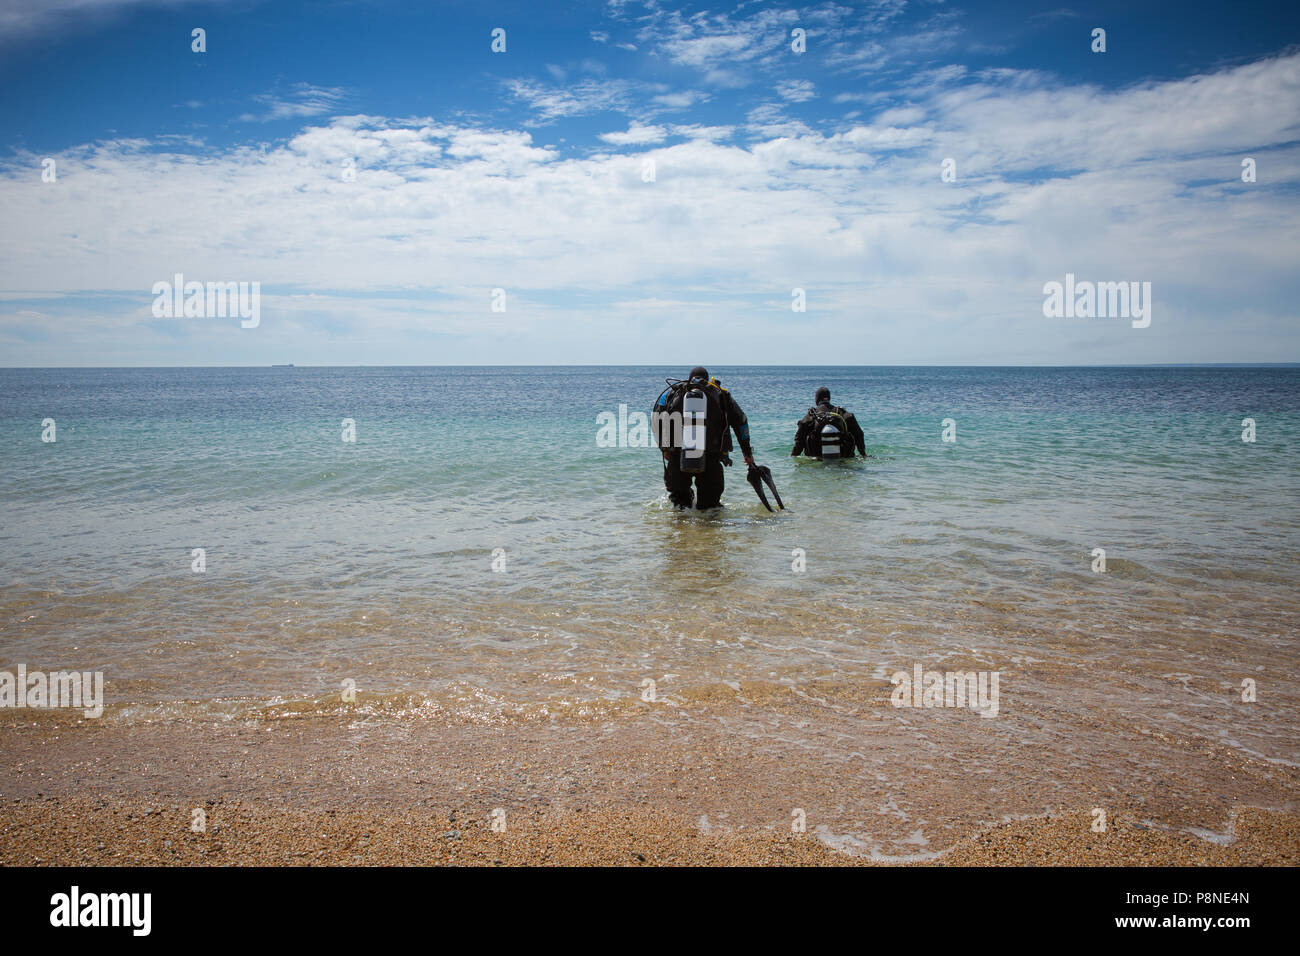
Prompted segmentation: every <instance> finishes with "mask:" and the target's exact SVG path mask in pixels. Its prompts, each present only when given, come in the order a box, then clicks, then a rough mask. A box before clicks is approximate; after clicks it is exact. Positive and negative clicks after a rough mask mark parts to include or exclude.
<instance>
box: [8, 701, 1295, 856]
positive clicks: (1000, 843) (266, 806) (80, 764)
mask: <svg viewBox="0 0 1300 956" xmlns="http://www.w3.org/2000/svg"><path fill="white" fill-rule="evenodd" d="M826 703H827V702H826V700H822V701H820V702H817V701H797V702H796V701H781V702H768V703H767V705H766V706H765V707H764V708H763V709H762V710H761V712H758V713H756V712H755V710H754V709H753V707H742V706H740V705H739V704H736V703H729V702H727V701H715V702H712V703H711V704H710V705H708V706H700V707H697V708H694V709H691V708H678V709H675V710H671V711H669V710H653V709H648V710H647V712H646V713H644V714H641V715H623V716H620V717H617V718H614V719H611V718H608V717H599V716H598V717H593V718H591V719H588V720H581V719H562V720H559V719H553V720H546V721H529V722H517V723H510V722H504V723H502V722H488V723H484V724H476V723H472V722H471V723H454V722H448V721H446V720H435V719H409V720H398V719H393V718H383V717H370V718H364V719H349V718H345V717H338V716H328V717H312V716H303V717H297V718H294V719H275V720H232V721H207V722H204V721H195V720H158V721H152V722H138V721H137V722H125V721H114V720H111V719H109V718H105V719H102V720H99V721H94V720H81V721H75V720H69V719H67V718H66V717H56V716H54V715H50V714H48V713H45V714H39V715H36V716H32V715H31V714H30V713H28V714H25V715H17V714H14V713H13V712H10V713H8V714H5V715H3V716H2V717H0V768H3V784H2V785H0V800H2V801H3V802H2V803H0V862H2V863H3V864H4V865H32V864H36V865H128V864H150V865H152V864H177V865H200V864H247V865H317V864H319V865H347V864H402V865H407V864H409V865H418V864H444V863H445V864H467V865H513V864H529V865H532V864H587V863H590V864H605V865H625V864H626V865H641V864H650V865H676V864H723V865H861V864H867V863H901V864H906V863H940V864H955V865H1054V864H1081V865H1122V864H1132V865H1291V866H1294V865H1296V864H1298V863H1300V813H1297V812H1296V807H1297V802H1296V795H1297V793H1300V783H1298V779H1297V772H1296V770H1295V768H1293V767H1290V766H1286V765H1281V764H1278V763H1275V762H1271V761H1259V760H1253V759H1247V758H1243V757H1242V756H1241V755H1240V754H1238V753H1236V752H1235V751H1232V750H1229V749H1227V748H1222V747H1220V748H1217V749H1216V748H1215V747H1214V746H1213V745H1211V744H1209V743H1207V742H1206V741H1204V740H1194V739H1188V740H1172V739H1168V740H1162V741H1155V742H1153V743H1152V747H1151V751H1150V754H1149V758H1150V766H1149V767H1143V768H1141V774H1140V779H1141V781H1142V784H1141V785H1140V786H1139V785H1138V784H1137V781H1138V780H1139V775H1138V772H1137V769H1136V768H1135V766H1134V765H1133V764H1132V762H1131V761H1114V760H1112V759H1111V757H1112V756H1113V754H1112V753H1108V752H1107V751H1106V749H1105V747H1104V745H1103V744H1102V743H1098V744H1096V745H1095V747H1092V746H1090V745H1089V741H1088V740H1087V739H1086V737H1085V738H1084V739H1083V740H1082V741H1081V743H1082V746H1077V745H1076V744H1079V743H1080V741H1073V742H1072V743H1071V746H1069V747H1064V746H1061V747H1057V748H1055V749H1054V748H1053V747H1052V746H1049V745H1044V746H1040V747H1038V748H1036V749H1033V750H1028V749H1025V748H1023V747H1022V746H1020V745H1019V744H1018V743H1016V742H1015V741H1009V742H1000V741H999V740H998V738H997V737H996V734H995V730H994V729H993V728H991V727H989V726H988V725H989V724H992V723H994V722H993V721H982V720H981V718H979V717H978V716H976V715H973V714H969V713H933V714H929V715H927V718H926V720H925V722H924V724H923V725H922V730H921V734H922V736H923V737H924V738H926V739H927V740H928V741H929V742H930V744H931V748H930V749H928V750H924V751H922V752H920V753H918V752H917V743H916V737H915V728H914V727H911V726H909V724H908V723H907V720H908V719H909V715H907V714H906V713H901V714H900V713H899V712H895V711H893V710H891V709H883V710H882V709H879V708H876V709H875V710H874V711H873V712H870V713H867V714H865V715H864V714H862V713H857V712H854V713H839V712H838V710H837V709H836V708H829V709H828V707H827V706H826ZM839 703H841V704H842V702H839ZM813 719H816V720H817V721H818V722H819V723H818V727H819V732H820V733H822V734H824V735H826V736H827V737H828V739H830V740H832V741H837V740H839V741H842V742H841V744H840V746H842V748H843V750H844V757H845V759H844V760H843V761H841V762H838V763H836V764H834V765H828V764H827V763H826V760H825V756H824V754H822V755H819V756H818V757H817V758H816V759H801V758H800V757H799V755H798V753H796V752H792V751H791V750H790V749H789V748H783V747H781V746H779V745H778V743H779V740H780V737H781V735H782V727H783V726H785V725H786V724H787V723H793V724H796V725H798V724H807V722H808V721H810V720H813ZM755 720H761V721H762V722H763V727H762V728H760V729H761V730H762V731H763V733H762V734H758V735H755V734H745V735H742V734H740V733H737V732H735V731H736V730H737V728H738V722H741V721H749V722H752V721H755ZM863 721H867V722H868V723H867V724H864V723H863ZM751 729H753V728H751ZM1081 732H1082V731H1081ZM850 734H852V735H853V736H851V737H850V736H849V735H850ZM764 737H770V740H771V745H770V746H768V745H765V744H764V743H763V740H764ZM1017 739H1018V738H1017ZM1084 755H1091V756H1090V757H1089V758H1087V759H1085V756H1084ZM896 764H902V767H903V769H901V770H897V769H896V770H895V772H893V773H890V774H886V773H884V772H882V768H886V767H890V766H893V765H896ZM1257 807H1263V808H1266V809H1254V808H1257ZM498 808H499V809H501V810H503V811H504V817H505V831H504V832H494V831H493V830H492V828H491V821H492V813H493V811H494V810H497V809H498ZM1094 808H1101V809H1104V810H1105V812H1106V817H1107V828H1106V832H1103V833H1097V832H1094V831H1093V829H1092V824H1093V820H1094V819H1095V817H1094V814H1093V809H1094ZM196 809H201V810H202V811H203V815H204V818H205V825H206V829H205V832H203V833H194V832H192V831H191V822H192V820H193V813H194V810H196ZM796 810H802V811H803V814H802V818H803V819H804V820H806V831H805V832H802V833H796V832H794V828H793V826H792V824H793V823H794V822H796V821H797V820H798V819H799V815H798V814H796V812H795V811H796Z"/></svg>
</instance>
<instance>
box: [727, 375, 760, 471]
mask: <svg viewBox="0 0 1300 956" xmlns="http://www.w3.org/2000/svg"><path fill="white" fill-rule="evenodd" d="M723 394H724V395H725V396H726V399H727V402H728V403H729V406H730V407H729V408H728V409H727V421H728V422H730V423H731V430H732V431H734V432H735V433H736V443H737V444H738V445H740V453H741V454H742V455H743V456H744V458H745V464H747V465H752V464H753V463H754V449H752V448H751V447H750V446H749V419H748V418H746V417H745V413H744V411H742V410H741V408H740V403H739V402H737V401H736V400H735V399H734V398H733V397H732V395H731V393H730V392H724V393H723Z"/></svg>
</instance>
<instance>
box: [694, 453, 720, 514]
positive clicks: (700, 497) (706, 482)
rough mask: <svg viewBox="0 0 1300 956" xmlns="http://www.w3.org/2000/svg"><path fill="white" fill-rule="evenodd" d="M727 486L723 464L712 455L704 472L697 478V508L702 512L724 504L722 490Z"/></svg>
mask: <svg viewBox="0 0 1300 956" xmlns="http://www.w3.org/2000/svg"><path fill="white" fill-rule="evenodd" d="M725 485H726V478H725V477H724V476H723V473H722V462H721V460H719V459H718V458H715V457H714V456H713V455H710V456H709V457H708V461H707V462H706V464H705V467H704V471H703V472H701V473H700V474H698V475H696V476H695V492H696V496H695V507H696V508H699V509H700V510H701V511H703V510H705V509H707V508H716V507H717V506H718V505H720V504H721V503H722V489H723V487H724V486H725Z"/></svg>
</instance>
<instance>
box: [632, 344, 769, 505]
mask: <svg viewBox="0 0 1300 956" xmlns="http://www.w3.org/2000/svg"><path fill="white" fill-rule="evenodd" d="M687 396H695V397H696V400H699V399H701V398H702V399H703V403H704V404H706V405H707V411H706V412H705V418H704V423H705V428H704V443H703V444H704V448H703V454H702V455H699V456H697V457H696V458H695V459H692V458H691V457H690V456H689V455H684V454H683V450H682V449H683V435H682V429H681V427H680V423H681V418H680V413H681V412H682V409H683V404H684V399H685V398H686V397H687ZM652 421H654V422H655V434H656V436H657V437H658V440H659V450H660V451H661V452H663V456H664V487H665V488H667V489H668V497H669V499H670V500H671V501H672V503H673V504H674V505H676V506H677V507H679V508H689V507H691V503H692V499H694V504H695V507H696V508H697V509H698V510H701V511H703V510H705V509H707V508H716V507H717V506H718V505H719V504H721V503H722V490H723V487H724V485H725V484H726V479H725V478H724V477H723V472H722V466H723V465H724V464H727V465H730V464H731V458H730V456H729V454H728V453H729V452H730V451H731V448H732V445H731V432H732V431H734V432H735V433H736V441H737V442H738V443H739V445H740V453H741V454H742V455H743V456H744V459H745V464H746V465H752V464H753V463H754V452H753V449H752V448H750V445H749V420H748V419H747V418H746V417H745V413H744V412H743V411H742V410H741V408H740V405H738V404H737V403H736V400H735V399H734V398H732V397H731V393H730V392H728V391H727V390H726V389H725V388H723V387H722V386H721V385H719V384H718V382H717V380H716V379H711V378H710V377H709V372H708V369H706V368H704V367H703V366H702V365H697V366H696V367H695V368H693V369H691V374H690V376H689V377H688V378H687V380H686V381H684V382H670V383H669V385H668V388H666V389H664V391H663V392H662V393H661V394H660V396H659V400H658V401H656V402H655V405H654V412H653V415H652ZM684 459H685V460H684ZM684 466H685V467H684ZM690 469H694V470H690ZM692 478H693V479H694V480H695V488H694V491H692V489H691V479H692Z"/></svg>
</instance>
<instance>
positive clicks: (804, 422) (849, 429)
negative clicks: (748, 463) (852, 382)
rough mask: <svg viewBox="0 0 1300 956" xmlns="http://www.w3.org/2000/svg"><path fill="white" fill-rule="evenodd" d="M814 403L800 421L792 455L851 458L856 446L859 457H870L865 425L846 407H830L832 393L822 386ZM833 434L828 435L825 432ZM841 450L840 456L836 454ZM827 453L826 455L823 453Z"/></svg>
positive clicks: (814, 398) (815, 396)
mask: <svg viewBox="0 0 1300 956" xmlns="http://www.w3.org/2000/svg"><path fill="white" fill-rule="evenodd" d="M813 402H814V403H815V404H814V405H813V407H812V408H810V409H808V412H807V414H805V415H804V417H803V418H801V419H799V427H798V429H797V430H796V431H795V433H794V448H792V449H791V450H790V454H791V455H794V456H798V455H800V454H803V455H807V456H808V457H809V458H822V459H831V458H836V457H838V458H852V457H853V449H854V447H855V446H856V447H857V451H858V454H859V455H861V456H862V457H863V458H866V457H867V439H866V436H864V435H863V434H862V426H860V425H859V424H858V420H857V419H856V418H855V417H854V416H853V413H852V412H851V411H849V410H848V409H847V408H841V407H840V406H838V405H832V404H831V390H830V389H829V388H827V387H826V386H825V385H823V386H822V387H821V388H819V389H817V393H816V395H814V396H813ZM828 427H829V428H830V429H831V431H830V432H827V431H826V429H827V428H828ZM836 450H838V455H836V454H835V453H834V452H835V451H836ZM823 452H825V453H823Z"/></svg>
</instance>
